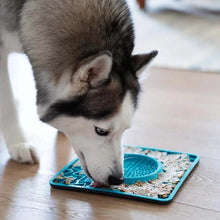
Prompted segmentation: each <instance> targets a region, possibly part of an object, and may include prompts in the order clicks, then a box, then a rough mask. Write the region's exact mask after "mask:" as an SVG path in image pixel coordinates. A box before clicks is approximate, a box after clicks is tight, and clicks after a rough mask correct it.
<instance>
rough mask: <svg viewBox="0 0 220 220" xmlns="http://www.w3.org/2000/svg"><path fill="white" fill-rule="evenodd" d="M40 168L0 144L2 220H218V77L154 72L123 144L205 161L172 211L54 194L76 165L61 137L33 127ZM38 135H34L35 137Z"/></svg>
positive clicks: (115, 200)
mask: <svg viewBox="0 0 220 220" xmlns="http://www.w3.org/2000/svg"><path fill="white" fill-rule="evenodd" d="M28 130H33V131H34V133H35V135H34V137H33V140H32V141H33V142H35V143H38V146H39V155H40V164H39V165H22V164H17V163H15V162H14V161H11V160H10V159H9V155H8V153H7V151H6V148H5V147H4V144H3V142H0V219H1V220H5V219H10V220H12V219H16V220H20V219H31V220H34V219H40V220H41V219H45V220H50V219H63V220H64V219H127V220H128V219H135V220H136V219H141V220H143V219H156V220H160V219H161V220H165V219H167V220H177V219H180V220H182V219H193V220H197V219H198V220H201V219H207V220H219V219H220V74H217V73H216V74H215V73H200V72H191V71H181V70H169V69H157V68H154V69H151V75H150V76H149V78H148V79H147V80H146V81H145V82H144V84H143V92H142V95H141V98H140V105H139V108H138V110H137V112H136V116H135V119H134V122H133V127H132V128H131V129H130V130H129V131H127V132H126V134H125V136H124V140H123V142H124V143H126V144H130V145H143V146H151V147H152V146H153V147H157V148H164V149H169V150H175V151H184V152H190V153H195V154H198V155H200V156H201V161H200V163H199V165H198V166H197V168H196V169H195V171H194V172H193V173H192V174H191V175H190V177H189V178H188V179H187V181H186V182H185V184H184V185H183V187H182V189H181V190H180V191H179V193H178V194H177V196H176V197H175V199H174V201H173V202H172V203H171V204H170V205H156V204H151V203H147V202H139V201H132V200H128V199H122V198H114V197H109V196H102V195H95V194H87V193H80V192H71V191H65V190H56V189H51V187H50V185H49V183H48V182H49V179H50V178H51V177H52V176H53V175H54V174H56V172H57V171H58V170H60V169H61V168H62V167H63V166H64V165H66V163H67V162H69V161H70V160H72V159H73V158H74V153H73V150H72V149H71V147H70V146H69V143H68V141H67V140H66V138H65V137H64V136H63V135H62V134H58V135H57V134H56V132H55V131H54V130H53V129H50V128H48V127H47V126H44V125H41V124H39V125H37V126H36V125H34V124H31V123H30V122H29V128H28ZM33 131H32V132H33Z"/></svg>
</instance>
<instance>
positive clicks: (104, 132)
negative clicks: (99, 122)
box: [95, 127, 109, 136]
mask: <svg viewBox="0 0 220 220" xmlns="http://www.w3.org/2000/svg"><path fill="white" fill-rule="evenodd" d="M95 132H96V133H97V134H98V135H100V136H107V135H108V134H109V131H108V130H105V129H103V128H98V127H95Z"/></svg>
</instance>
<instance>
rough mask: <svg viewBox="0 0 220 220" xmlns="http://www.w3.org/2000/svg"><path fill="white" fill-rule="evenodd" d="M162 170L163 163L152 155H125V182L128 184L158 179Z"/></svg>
mask: <svg viewBox="0 0 220 220" xmlns="http://www.w3.org/2000/svg"><path fill="white" fill-rule="evenodd" d="M162 170H163V165H162V164H161V163H160V162H159V161H158V160H156V159H154V158H152V157H149V156H146V155H141V154H125V155H124V182H125V183H126V184H128V185H130V184H134V183H136V182H138V181H140V182H147V181H150V180H153V179H157V178H158V174H159V173H161V172H162Z"/></svg>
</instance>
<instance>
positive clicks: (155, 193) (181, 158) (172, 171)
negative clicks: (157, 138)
mask: <svg viewBox="0 0 220 220" xmlns="http://www.w3.org/2000/svg"><path fill="white" fill-rule="evenodd" d="M125 153H135V154H145V155H148V156H150V157H154V158H156V159H157V160H159V161H160V162H161V163H162V164H163V172H162V173H160V174H159V176H158V179H155V180H151V181H149V182H137V183H135V184H132V185H126V184H121V185H119V186H112V188H113V189H117V190H119V191H122V192H127V193H131V194H138V195H143V196H150V197H155V198H158V197H159V198H161V197H162V198H167V197H168V195H170V194H171V193H172V191H173V189H174V188H175V187H176V185H177V183H178V182H179V181H180V179H181V177H183V175H184V173H185V171H186V170H187V169H188V168H189V167H190V166H191V162H190V160H189V156H188V155H187V154H167V153H166V152H161V151H152V150H142V149H141V148H134V147H126V148H125Z"/></svg>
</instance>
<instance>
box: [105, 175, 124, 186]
mask: <svg viewBox="0 0 220 220" xmlns="http://www.w3.org/2000/svg"><path fill="white" fill-rule="evenodd" d="M123 182H124V179H123V177H117V176H114V175H110V176H109V177H108V183H109V185H120V184H122V183H123Z"/></svg>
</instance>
